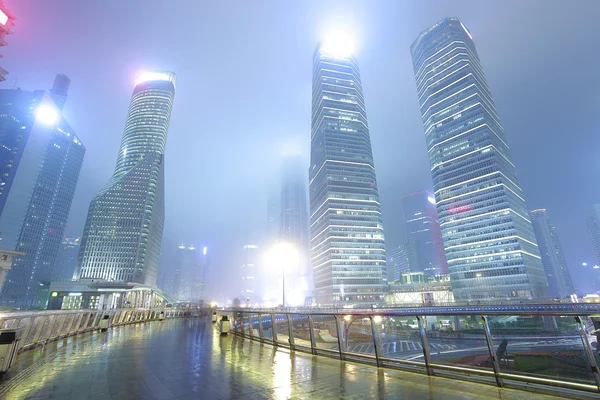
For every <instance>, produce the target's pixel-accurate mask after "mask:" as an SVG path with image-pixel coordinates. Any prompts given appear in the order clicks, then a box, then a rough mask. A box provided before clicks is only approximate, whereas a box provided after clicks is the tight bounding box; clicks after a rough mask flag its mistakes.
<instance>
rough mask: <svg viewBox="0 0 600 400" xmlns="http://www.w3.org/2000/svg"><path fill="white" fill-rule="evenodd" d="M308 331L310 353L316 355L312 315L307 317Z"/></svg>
mask: <svg viewBox="0 0 600 400" xmlns="http://www.w3.org/2000/svg"><path fill="white" fill-rule="evenodd" d="M306 317H307V318H308V329H309V330H310V352H311V353H312V354H317V339H316V338H315V327H314V325H313V320H312V315H307V316H306Z"/></svg>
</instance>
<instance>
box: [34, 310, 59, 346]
mask: <svg viewBox="0 0 600 400" xmlns="http://www.w3.org/2000/svg"><path fill="white" fill-rule="evenodd" d="M55 319H56V315H48V316H47V317H46V318H44V325H43V326H42V330H41V331H40V336H39V338H38V340H47V339H48V338H49V337H50V333H51V330H52V329H53V328H54V321H55Z"/></svg>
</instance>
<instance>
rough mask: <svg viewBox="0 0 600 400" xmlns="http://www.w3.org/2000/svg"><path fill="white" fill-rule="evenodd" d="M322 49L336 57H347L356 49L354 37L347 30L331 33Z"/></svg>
mask: <svg viewBox="0 0 600 400" xmlns="http://www.w3.org/2000/svg"><path fill="white" fill-rule="evenodd" d="M322 49H323V51H324V52H326V53H327V54H329V55H331V56H333V57H336V58H347V57H350V56H351V55H352V51H354V43H353V42H352V38H351V37H350V35H348V34H347V33H346V32H342V31H338V32H333V33H331V34H330V35H329V36H328V37H327V39H325V41H324V42H323V46H322Z"/></svg>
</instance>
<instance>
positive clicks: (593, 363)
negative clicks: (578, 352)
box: [575, 316, 600, 391]
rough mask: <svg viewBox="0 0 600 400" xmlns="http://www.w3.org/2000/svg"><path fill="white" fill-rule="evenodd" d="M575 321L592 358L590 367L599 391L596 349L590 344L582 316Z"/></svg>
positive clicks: (586, 350) (599, 375)
mask: <svg viewBox="0 0 600 400" xmlns="http://www.w3.org/2000/svg"><path fill="white" fill-rule="evenodd" d="M575 322H577V325H578V328H579V335H581V338H582V340H583V346H584V347H585V352H586V353H587V356H588V359H589V360H590V369H591V370H592V375H594V380H595V381H596V386H598V391H600V374H599V373H600V371H599V370H598V362H597V361H596V357H595V356H594V351H593V350H592V346H591V345H590V341H589V339H588V337H587V334H586V333H585V326H584V325H583V321H582V320H581V317H580V316H576V317H575Z"/></svg>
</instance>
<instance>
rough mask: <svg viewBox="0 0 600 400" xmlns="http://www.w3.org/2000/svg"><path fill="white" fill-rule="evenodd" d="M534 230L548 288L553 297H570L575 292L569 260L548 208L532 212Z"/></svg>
mask: <svg viewBox="0 0 600 400" xmlns="http://www.w3.org/2000/svg"><path fill="white" fill-rule="evenodd" d="M530 215H531V223H532V224H533V231H534V232H535V238H536V240H537V244H538V246H539V249H540V255H541V256H542V265H543V266H544V270H545V271H546V280H547V281H548V290H549V292H550V296H551V297H552V298H561V299H563V298H568V297H569V296H571V295H572V294H575V288H574V287H573V281H572V280H571V274H570V273H569V267H568V266H567V260H566V258H565V254H564V253H563V250H562V246H561V244H560V241H559V240H558V235H557V233H556V227H555V226H554V225H552V224H551V223H550V219H549V218H548V214H547V213H546V210H545V209H543V208H541V209H539V210H533V211H531V212H530Z"/></svg>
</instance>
